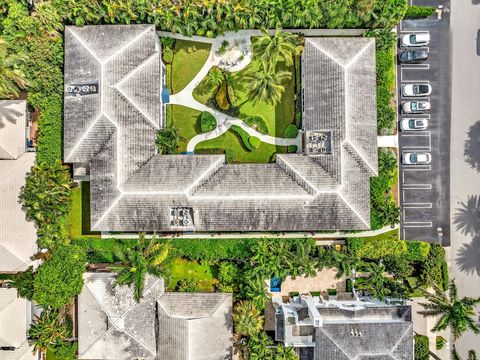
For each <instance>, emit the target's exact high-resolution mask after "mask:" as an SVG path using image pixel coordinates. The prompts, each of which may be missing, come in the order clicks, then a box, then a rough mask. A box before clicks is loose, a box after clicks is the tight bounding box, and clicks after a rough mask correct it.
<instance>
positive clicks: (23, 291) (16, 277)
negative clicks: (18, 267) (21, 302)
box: [7, 266, 35, 300]
mask: <svg viewBox="0 0 480 360" xmlns="http://www.w3.org/2000/svg"><path fill="white" fill-rule="evenodd" d="M34 276H35V274H34V272H33V266H30V267H28V269H27V270H25V271H23V272H19V273H16V274H12V277H11V278H10V279H8V280H7V287H9V288H15V289H17V296H18V297H21V298H25V299H27V300H32V297H33V279H34Z"/></svg>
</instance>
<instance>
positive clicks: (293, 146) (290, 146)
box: [287, 145, 298, 154]
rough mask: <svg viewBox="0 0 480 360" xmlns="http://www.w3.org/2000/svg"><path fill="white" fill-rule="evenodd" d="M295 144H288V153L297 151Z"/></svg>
mask: <svg viewBox="0 0 480 360" xmlns="http://www.w3.org/2000/svg"><path fill="white" fill-rule="evenodd" d="M297 149H298V148H297V145H288V146H287V152H288V153H290V154H295V153H296V152H297Z"/></svg>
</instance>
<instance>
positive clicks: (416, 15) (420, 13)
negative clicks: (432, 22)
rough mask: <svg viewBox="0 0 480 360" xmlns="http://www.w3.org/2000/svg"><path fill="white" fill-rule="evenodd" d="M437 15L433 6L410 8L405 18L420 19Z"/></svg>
mask: <svg viewBox="0 0 480 360" xmlns="http://www.w3.org/2000/svg"><path fill="white" fill-rule="evenodd" d="M434 13H435V8H434V7H431V6H415V5H412V6H409V7H408V8H407V12H406V13H405V18H408V19H420V18H427V17H429V16H432V15H433V14H434Z"/></svg>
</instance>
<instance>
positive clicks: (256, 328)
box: [232, 301, 263, 336]
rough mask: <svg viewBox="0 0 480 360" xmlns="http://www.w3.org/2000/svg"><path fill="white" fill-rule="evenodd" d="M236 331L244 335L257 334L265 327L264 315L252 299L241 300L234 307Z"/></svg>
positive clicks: (233, 316)
mask: <svg viewBox="0 0 480 360" xmlns="http://www.w3.org/2000/svg"><path fill="white" fill-rule="evenodd" d="M232 318H233V324H234V329H235V332H236V333H238V334H240V335H242V336H256V335H258V334H259V333H260V331H262V329H263V316H262V314H261V313H260V310H259V308H258V307H256V306H255V304H254V303H253V302H251V301H239V302H237V303H236V304H235V306H234V308H233V315H232Z"/></svg>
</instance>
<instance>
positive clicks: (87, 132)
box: [64, 111, 103, 162]
mask: <svg viewBox="0 0 480 360" xmlns="http://www.w3.org/2000/svg"><path fill="white" fill-rule="evenodd" d="M102 115H103V112H102V111H100V113H99V114H98V115H97V117H96V118H95V120H93V121H92V123H91V124H90V125H89V126H88V128H87V129H86V130H85V132H84V133H83V135H82V136H81V137H80V139H79V140H78V141H77V143H76V144H75V145H74V146H73V148H72V150H70V152H69V153H68V155H67V156H66V157H65V159H64V161H66V162H68V159H69V158H70V156H72V155H73V153H74V152H75V151H76V150H77V148H78V147H79V146H80V144H81V143H83V141H84V140H85V139H86V138H87V135H88V134H89V133H90V131H92V129H93V127H94V126H95V124H96V123H97V122H98V121H99V119H100V118H101V117H102Z"/></svg>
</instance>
